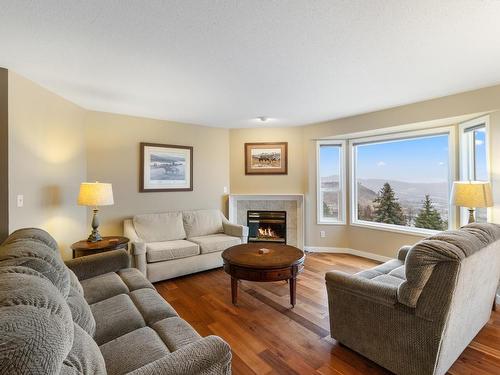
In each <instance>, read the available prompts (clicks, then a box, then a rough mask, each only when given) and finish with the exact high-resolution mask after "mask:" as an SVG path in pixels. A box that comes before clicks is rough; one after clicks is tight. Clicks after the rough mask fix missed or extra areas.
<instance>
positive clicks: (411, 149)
mask: <svg viewBox="0 0 500 375" xmlns="http://www.w3.org/2000/svg"><path fill="white" fill-rule="evenodd" d="M357 155H358V163H357V176H358V178H382V179H387V180H397V181H405V182H443V181H448V173H449V172H448V135H437V136H432V137H425V138H415V139H410V140H403V141H395V142H384V143H375V144H368V145H360V146H358V148H357Z"/></svg>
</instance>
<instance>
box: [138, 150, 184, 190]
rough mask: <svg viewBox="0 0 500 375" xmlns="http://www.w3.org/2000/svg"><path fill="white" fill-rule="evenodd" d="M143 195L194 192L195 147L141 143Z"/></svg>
mask: <svg viewBox="0 0 500 375" xmlns="http://www.w3.org/2000/svg"><path fill="white" fill-rule="evenodd" d="M140 174H141V176H140V187H139V191H140V192H141V193H146V192H157V191H191V190H193V147H191V146H176V145H163V144H157V143H141V173H140Z"/></svg>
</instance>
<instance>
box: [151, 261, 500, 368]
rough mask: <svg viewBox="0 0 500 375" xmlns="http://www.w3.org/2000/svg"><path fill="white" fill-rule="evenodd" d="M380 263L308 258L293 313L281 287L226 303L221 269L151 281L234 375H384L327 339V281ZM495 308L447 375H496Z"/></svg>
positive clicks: (244, 289)
mask: <svg viewBox="0 0 500 375" xmlns="http://www.w3.org/2000/svg"><path fill="white" fill-rule="evenodd" d="M375 264H377V263H376V262H374V261H371V260H369V259H365V258H360V257H355V256H352V255H347V254H322V253H314V254H308V255H307V258H306V262H305V269H304V271H303V272H302V273H301V274H300V276H299V278H298V283H297V305H296V306H295V308H294V309H291V308H290V305H289V295H288V285H287V284H286V282H276V283H253V282H249V281H241V284H240V293H239V295H238V306H237V307H236V306H233V305H232V304H231V291H230V283H231V282H230V277H229V276H228V275H226V274H225V273H224V272H223V271H222V269H216V270H212V271H207V272H202V273H199V274H195V275H190V276H185V277H181V278H177V279H173V280H167V281H163V282H159V283H156V284H155V286H156V288H157V290H158V292H160V293H161V294H162V296H163V297H164V298H165V299H166V300H167V301H168V302H170V304H172V306H173V307H174V308H175V309H176V310H177V312H178V313H179V315H180V316H181V317H183V318H184V319H186V320H187V321H188V322H189V323H190V324H191V325H192V326H193V327H194V328H195V329H196V330H197V331H198V332H199V333H200V334H201V335H203V336H206V335H218V336H220V337H222V338H223V339H224V340H226V341H227V342H228V343H229V344H230V345H231V347H232V349H233V374H235V375H239V374H259V375H260V374H270V373H275V374H335V375H341V374H343V375H347V374H354V375H361V374H389V372H388V371H387V370H384V369H383V368H381V367H380V366H378V365H376V364H375V363H373V362H371V361H370V360H368V359H366V358H364V357H362V356H361V355H359V354H357V353H355V352H353V351H352V350H350V349H348V348H346V347H344V346H341V345H339V344H338V343H337V342H336V341H335V340H333V339H332V338H330V334H329V320H328V307H327V299H326V289H325V283H324V275H325V272H326V271H329V270H333V269H337V270H343V271H346V272H351V273H353V272H358V271H360V270H362V269H365V268H369V267H373V266H374V265H375ZM499 310H500V309H497V311H495V312H493V314H492V317H491V319H490V321H489V323H488V324H487V326H486V327H485V328H483V330H482V331H481V332H480V333H479V334H478V335H477V336H476V338H475V339H474V341H473V342H472V343H471V344H470V345H469V347H468V348H467V349H466V350H465V351H464V352H463V353H462V355H461V356H460V358H459V359H458V360H457V361H456V363H455V364H454V365H453V367H452V368H451V369H450V370H449V374H451V375H459V374H464V375H465V374H467V375H471V374H474V375H484V374H500V311H499Z"/></svg>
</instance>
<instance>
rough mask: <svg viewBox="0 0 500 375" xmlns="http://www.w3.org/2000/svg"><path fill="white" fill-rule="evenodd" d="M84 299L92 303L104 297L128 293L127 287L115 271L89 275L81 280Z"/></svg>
mask: <svg viewBox="0 0 500 375" xmlns="http://www.w3.org/2000/svg"><path fill="white" fill-rule="evenodd" d="M81 284H82V287H83V293H84V296H85V300H86V301H87V302H88V303H89V304H90V305H92V304H93V303H96V302H99V301H102V300H105V299H106V298H110V297H114V296H117V295H118V294H122V293H128V292H129V289H128V287H127V284H125V283H124V282H123V280H122V278H121V277H120V276H118V274H116V273H115V272H108V273H104V274H102V275H99V276H96V277H91V278H90V279H86V280H82V281H81Z"/></svg>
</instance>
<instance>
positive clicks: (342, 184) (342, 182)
mask: <svg viewBox="0 0 500 375" xmlns="http://www.w3.org/2000/svg"><path fill="white" fill-rule="evenodd" d="M322 145H332V146H340V156H339V168H340V169H339V188H340V189H341V190H340V205H339V214H340V215H339V219H338V220H324V219H323V220H322V218H321V209H322V208H323V207H320V203H322V200H321V183H320V177H321V174H320V156H319V150H320V147H321V146H322ZM345 149H346V141H344V140H319V141H316V222H317V224H318V225H345V224H346V216H347V215H346V211H347V204H346V192H347V173H346V166H347V163H346V157H345Z"/></svg>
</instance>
